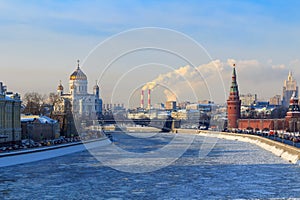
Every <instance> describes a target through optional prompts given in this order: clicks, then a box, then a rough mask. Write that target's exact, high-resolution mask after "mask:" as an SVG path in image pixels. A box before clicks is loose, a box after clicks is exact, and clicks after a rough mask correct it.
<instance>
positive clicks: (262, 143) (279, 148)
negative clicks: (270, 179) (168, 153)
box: [175, 129, 300, 165]
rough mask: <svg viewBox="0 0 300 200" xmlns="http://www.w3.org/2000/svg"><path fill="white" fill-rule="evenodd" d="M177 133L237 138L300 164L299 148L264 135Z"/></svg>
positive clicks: (227, 138)
mask: <svg viewBox="0 0 300 200" xmlns="http://www.w3.org/2000/svg"><path fill="white" fill-rule="evenodd" d="M176 131H177V132H178V133H195V134H199V135H201V136H208V137H218V138H221V139H226V140H237V141H241V142H248V143H251V144H255V145H257V146H259V147H261V148H263V149H265V150H267V151H270V152H272V153H273V154H275V155H276V156H279V157H281V158H283V159H284V160H287V161H289V162H291V163H294V164H298V165H300V149H299V148H297V147H293V146H290V145H287V144H283V143H280V142H277V141H273V140H270V139H267V138H264V137H260V136H256V135H247V134H236V133H225V132H215V131H202V130H200V131H199V130H191V129H176V130H175V132H176Z"/></svg>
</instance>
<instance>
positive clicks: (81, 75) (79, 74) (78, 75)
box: [70, 60, 87, 81]
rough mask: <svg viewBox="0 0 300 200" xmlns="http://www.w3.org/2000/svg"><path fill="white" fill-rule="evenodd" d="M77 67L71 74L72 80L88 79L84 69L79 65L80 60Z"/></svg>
mask: <svg viewBox="0 0 300 200" xmlns="http://www.w3.org/2000/svg"><path fill="white" fill-rule="evenodd" d="M77 62H78V66H77V69H76V70H75V71H74V72H73V73H72V74H71V75H70V80H72V81H73V80H87V77H86V75H85V74H84V73H83V71H82V70H81V69H80V67H79V60H78V61H77Z"/></svg>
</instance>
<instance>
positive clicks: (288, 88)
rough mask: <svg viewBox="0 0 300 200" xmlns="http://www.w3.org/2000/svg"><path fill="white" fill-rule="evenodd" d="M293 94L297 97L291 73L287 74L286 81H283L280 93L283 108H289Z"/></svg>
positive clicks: (296, 88)
mask: <svg viewBox="0 0 300 200" xmlns="http://www.w3.org/2000/svg"><path fill="white" fill-rule="evenodd" d="M293 93H295V95H296V97H298V86H297V82H296V80H294V78H293V75H292V72H291V71H290V72H289V75H288V79H287V80H285V81H284V85H283V91H282V105H283V106H284V107H286V108H287V107H289V102H290V99H291V97H292V95H293Z"/></svg>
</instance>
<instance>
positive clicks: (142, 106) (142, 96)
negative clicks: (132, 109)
mask: <svg viewBox="0 0 300 200" xmlns="http://www.w3.org/2000/svg"><path fill="white" fill-rule="evenodd" d="M141 108H144V90H142V93H141Z"/></svg>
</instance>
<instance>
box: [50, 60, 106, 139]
mask: <svg viewBox="0 0 300 200" xmlns="http://www.w3.org/2000/svg"><path fill="white" fill-rule="evenodd" d="M77 62H78V64H77V68H76V69H75V71H74V72H73V73H72V74H71V75H70V78H69V92H68V93H65V92H64V87H63V85H62V84H61V82H60V84H59V85H58V87H57V95H58V100H57V101H56V103H55V105H54V108H53V114H52V116H53V117H54V118H55V119H57V120H59V121H60V124H61V132H62V133H66V134H63V135H68V136H70V134H72V133H74V132H75V131H74V126H73V125H72V124H73V123H74V119H75V121H76V120H81V121H82V120H87V119H88V120H97V119H98V118H99V117H100V115H101V114H102V99H101V98H100V89H99V86H98V85H97V83H96V85H95V86H94V87H93V94H89V93H88V80H87V76H86V75H85V74H84V73H83V71H82V70H81V68H80V65H79V60H78V61H77Z"/></svg>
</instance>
